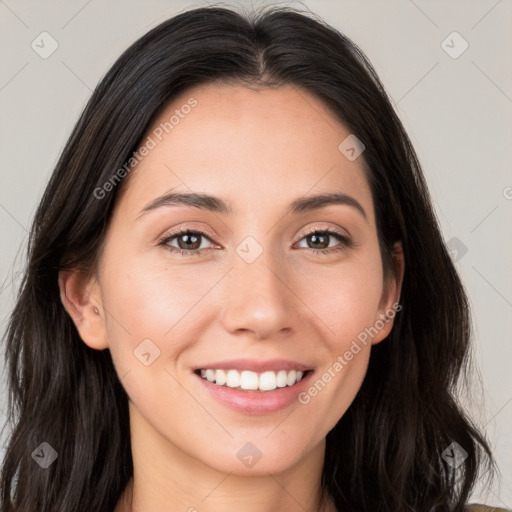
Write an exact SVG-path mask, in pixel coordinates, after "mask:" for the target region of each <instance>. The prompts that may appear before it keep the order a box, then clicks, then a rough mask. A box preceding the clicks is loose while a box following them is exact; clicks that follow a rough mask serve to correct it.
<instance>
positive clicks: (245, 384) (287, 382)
mask: <svg viewBox="0 0 512 512" xmlns="http://www.w3.org/2000/svg"><path fill="white" fill-rule="evenodd" d="M195 373H196V374H197V375H199V376H200V377H202V378H203V379H205V380H207V381H209V382H211V383H213V384H216V385H218V386H226V387H229V388H234V389H238V390H243V391H274V390H275V389H277V388H284V387H290V386H293V385H295V384H296V383H298V382H300V381H301V380H302V379H303V377H304V375H305V373H307V371H306V372H303V371H300V370H288V371H287V370H279V371H277V372H276V371H265V372H261V373H258V372H253V371H249V370H244V371H238V370H235V369H231V370H223V369H212V368H208V369H200V370H196V372H195Z"/></svg>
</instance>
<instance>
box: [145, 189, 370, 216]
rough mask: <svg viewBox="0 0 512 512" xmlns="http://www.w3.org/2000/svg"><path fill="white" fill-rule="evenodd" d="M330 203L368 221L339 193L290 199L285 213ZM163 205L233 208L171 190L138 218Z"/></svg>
mask: <svg viewBox="0 0 512 512" xmlns="http://www.w3.org/2000/svg"><path fill="white" fill-rule="evenodd" d="M330 205H346V206H351V207H353V208H355V209H356V210H357V211H358V212H359V213H360V214H361V215H362V216H363V217H364V219H365V220H366V221H367V222H368V217H367V215H366V212H365V210H364V208H363V207H362V206H361V204H360V203H359V201H357V200H356V199H355V198H353V197H352V196H349V195H347V194H341V193H331V194H320V195H315V196H307V197H300V198H298V199H295V200H294V201H292V203H291V204H290V205H289V207H288V210H287V214H288V213H291V214H294V213H295V214H296V213H303V212H309V211H313V210H319V209H320V208H324V207H326V206H330ZM163 206H193V207H195V208H199V209H201V210H207V211H211V212H215V213H221V214H227V215H232V214H233V213H234V212H233V209H232V207H231V205H230V204H229V203H227V202H226V201H224V200H222V199H221V198H219V197H215V196H211V195H208V194H200V193H193V192H180V193H178V192H171V193H168V194H165V195H163V196H160V197H157V198H156V199H154V200H153V201H151V202H150V203H149V204H147V205H146V206H145V207H144V208H143V209H142V210H141V211H140V215H139V216H138V218H141V217H142V216H143V215H144V214H146V213H148V212H149V211H151V210H156V209H157V208H161V207H163Z"/></svg>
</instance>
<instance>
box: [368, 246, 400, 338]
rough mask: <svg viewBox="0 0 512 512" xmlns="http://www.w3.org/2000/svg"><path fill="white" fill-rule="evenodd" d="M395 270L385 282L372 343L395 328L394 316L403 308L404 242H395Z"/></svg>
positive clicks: (393, 255)
mask: <svg viewBox="0 0 512 512" xmlns="http://www.w3.org/2000/svg"><path fill="white" fill-rule="evenodd" d="M392 258H393V272H392V275H391V276H390V277H389V279H388V280H387V281H386V282H385V283H384V288H383V291H382V297H381V300H380V304H379V310H378V312H377V315H376V317H375V322H374V326H373V327H374V329H375V330H376V331H378V332H377V333H376V334H375V335H374V336H373V338H372V345H375V344H377V343H379V342H380V341H382V340H383V339H385V338H386V337H387V336H388V335H389V333H390V332H391V329H392V328H393V323H394V318H395V316H396V315H397V314H398V311H400V309H402V307H401V306H400V304H399V300H400V293H401V291H402V282H403V279H404V271H405V261H404V251H403V247H402V242H395V245H394V246H393V251H392Z"/></svg>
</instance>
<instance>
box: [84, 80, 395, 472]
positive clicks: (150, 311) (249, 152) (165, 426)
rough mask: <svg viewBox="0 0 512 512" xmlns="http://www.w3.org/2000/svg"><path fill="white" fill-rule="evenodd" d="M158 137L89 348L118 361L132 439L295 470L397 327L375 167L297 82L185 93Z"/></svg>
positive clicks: (113, 250) (123, 217) (110, 261)
mask: <svg viewBox="0 0 512 512" xmlns="http://www.w3.org/2000/svg"><path fill="white" fill-rule="evenodd" d="M194 100H195V101H194ZM196 102H197V103H196ZM185 105H189V107H186V106H185ZM173 115H174V116H175V117H174V118H173V119H172V121H171V122H170V121H169V120H170V119H171V116H173ZM177 119H178V121H177ZM165 123H167V124H165ZM167 132H168V133H167ZM147 135H149V136H151V138H152V140H153V143H152V142H149V144H147V145H146V149H147V152H146V151H142V153H143V154H145V156H144V157H143V159H142V161H141V162H140V163H139V164H138V166H137V167H136V168H135V169H134V170H132V171H131V173H133V174H132V175H131V176H130V182H129V184H128V187H126V190H123V193H122V195H121V196H120V198H119V200H118V202H117V204H116V208H115V211H114V214H113V218H112V221H111V224H110V226H109V230H108V234H107V238H106V241H105V245H104V250H103V253H102V255H101V259H100V263H99V267H98V273H97V275H96V280H95V281H94V283H93V286H94V288H92V297H93V298H94V299H95V301H96V302H95V305H96V306H97V307H98V310H99V312H100V314H99V319H100V320H99V321H102V322H103V320H104V324H103V328H104V331H103V334H102V335H101V336H96V337H94V336H88V334H87V332H86V330H84V331H81V335H82V338H83V339H84V341H85V343H87V344H88V345H89V346H91V347H93V348H97V349H101V348H106V347H108V348H109V349H110V351H111V354H112V358H113V361H114V364H115V366H116V370H117V372H118V375H119V377H120V379H121V382H122V384H123V386H124V388H125V389H126V392H127V394H128V396H129V398H130V414H131V423H132V434H133V432H137V435H139V436H146V437H147V438H148V439H149V438H152V439H153V440H154V439H156V438H157V439H158V445H159V447H160V448H159V450H160V449H161V450H162V451H161V452H160V451H159V453H163V452H164V451H166V450H167V449H169V450H170V449H171V447H172V449H173V450H175V449H176V448H177V447H178V448H179V450H180V453H182V454H183V455H184V456H187V457H190V458H192V459H193V460H195V461H198V462H200V463H202V464H205V465H207V466H209V467H212V468H215V469H218V470H220V471H223V472H226V473H227V472H231V473H239V474H248V473H250V474H253V475H254V474H259V473H261V474H266V473H269V472H271V473H273V472H278V471H281V470H284V469H286V468H289V467H291V466H292V465H294V464H296V463H297V462H298V461H299V460H300V459H303V458H305V457H306V455H307V454H308V453H310V452H311V451H312V450H313V449H314V448H318V447H319V446H323V445H322V443H323V442H324V438H325V436H326V434H327V433H328V432H329V430H331V429H332V428H333V427H334V426H335V424H336V423H337V421H338V420H339V419H340V417H341V416H342V415H343V414H344V413H345V411H346V410H347V408H348V407H349V405H350V404H351V402H352V401H353V399H354V397H355V395H356V393H357V391H358V390H359V388H360V386H361V383H362V381H363V378H364V376H365V372H366V369H367V364H368V359H369V355H370V349H371V345H372V344H374V343H377V342H379V341H381V340H382V339H383V338H385V337H386V336H387V335H388V333H389V331H390V330H391V327H392V323H393V320H389V321H387V322H385V321H383V315H384V314H386V313H389V312H390V311H391V313H392V315H391V316H393V313H394V312H393V310H392V308H393V304H394V303H395V302H396V301H397V300H398V296H399V286H400V282H393V283H391V285H390V286H384V283H383V273H382V263H381V255H380V252H379V245H378V239H377V231H376V225H375V212H374V209H373V204H372V196H371V192H370V189H369V185H368V183H367V181H366V179H365V176H364V174H363V170H362V162H361V159H362V158H363V156H364V153H363V155H362V156H361V157H360V158H355V159H354V158H347V156H345V155H351V153H350V151H348V152H347V150H346V148H345V146H344V145H342V148H345V149H344V151H343V152H342V150H340V149H339V147H338V146H339V145H340V143H342V142H343V141H344V139H345V138H346V137H347V136H349V135H350V134H349V132H348V131H347V130H346V129H345V128H344V126H343V125H341V124H340V123H339V122H338V121H337V120H336V119H335V118H334V117H333V116H332V115H331V114H330V113H329V111H328V110H327V109H326V108H325V107H324V106H323V104H322V103H320V102H319V101H318V100H316V99H315V98H314V97H312V96H311V95H309V94H308V93H307V92H305V91H304V90H300V89H297V88H295V87H291V86H286V87H281V88H279V89H277V90H271V89H267V88H262V89H260V90H258V91H255V90H249V89H247V88H244V87H241V86H228V85H222V86H220V85H209V86H201V87H197V88H194V89H190V90H188V91H187V92H185V93H183V94H182V95H181V96H180V97H179V98H177V99H175V100H174V101H173V103H172V105H170V106H168V107H167V108H166V109H165V110H164V111H162V113H161V115H159V118H158V119H157V120H156V121H155V123H154V125H153V126H152V127H151V129H150V130H149V131H148V134H147ZM148 140H149V139H144V141H145V142H146V141H148ZM349 141H350V139H349ZM347 143H348V142H345V143H344V144H345V145H346V144H347ZM356 149H357V148H356ZM169 194H183V195H184V196H183V197H182V199H183V201H179V200H178V199H179V198H178V199H172V198H171V197H167V198H166V196H167V195H169ZM190 194H198V195H201V196H212V197H213V198H215V199H204V198H203V199H200V198H194V197H193V196H190V198H189V199H187V198H186V197H188V195H190ZM325 194H342V195H343V196H340V197H339V199H340V201H339V202H333V201H330V202H325V201H317V202H315V201H314V200H313V199H312V198H313V197H314V196H317V195H325ZM343 197H345V198H348V199H346V200H345V201H341V199H343ZM194 205H195V206H194ZM294 205H295V206H294ZM221 206H222V207H221ZM178 230H189V231H190V232H191V233H190V234H189V235H186V234H182V235H179V234H176V233H175V232H176V231H178ZM325 230H331V231H332V233H331V234H329V233H326V232H325ZM315 232H318V233H316V234H315ZM336 233H338V234H336ZM180 250H181V251H188V253H187V252H185V253H183V254H181V253H180ZM191 251H198V252H193V253H192V252H191ZM376 326H377V327H376ZM370 328H373V330H371V329H370ZM84 329H85V328H84ZM369 333H371V334H369ZM201 369H203V370H211V371H209V372H207V373H206V378H202V377H201ZM216 370H223V372H217V371H216ZM228 370H238V372H233V371H231V372H228ZM292 370H301V371H303V372H304V375H303V378H302V380H301V381H299V382H297V383H295V384H293V385H289V384H291V383H293V382H294V381H295V380H297V378H298V376H299V377H300V374H298V375H297V374H294V373H293V372H292ZM305 370H309V371H308V372H306V371H305ZM242 371H244V372H248V373H242ZM253 371H255V373H253ZM203 375H205V372H203ZM237 376H240V377H241V379H242V380H241V384H242V387H248V388H254V387H255V386H262V387H263V388H264V390H260V389H259V388H258V389H246V390H243V389H240V387H239V385H240V382H239V381H237ZM208 378H209V379H210V380H211V379H212V378H218V379H219V382H220V383H222V381H223V379H228V384H229V385H227V384H223V385H221V384H217V383H216V382H210V380H208ZM231 379H233V380H231ZM283 385H284V387H281V386H283ZM276 386H277V387H276ZM274 387H275V388H276V389H274V390H272V388H274ZM148 444H149V443H148ZM152 446H153V447H154V446H155V445H154V444H152Z"/></svg>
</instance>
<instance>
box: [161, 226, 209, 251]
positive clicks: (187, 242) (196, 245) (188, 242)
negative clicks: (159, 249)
mask: <svg viewBox="0 0 512 512" xmlns="http://www.w3.org/2000/svg"><path fill="white" fill-rule="evenodd" d="M202 238H204V239H207V240H210V241H211V239H210V237H209V236H208V235H207V234H206V233H204V232H203V231H197V230H191V229H181V230H179V231H175V232H174V233H171V234H169V235H166V237H165V238H164V239H163V240H161V241H160V242H159V243H158V245H159V246H165V247H166V248H167V249H169V251H170V252H174V253H178V254H181V255H182V256H194V255H199V254H201V252H202V251H203V250H204V247H201V245H202V244H201V239H202ZM174 239H176V240H177V243H178V247H175V246H173V245H171V242H172V241H173V240H174Z"/></svg>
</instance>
